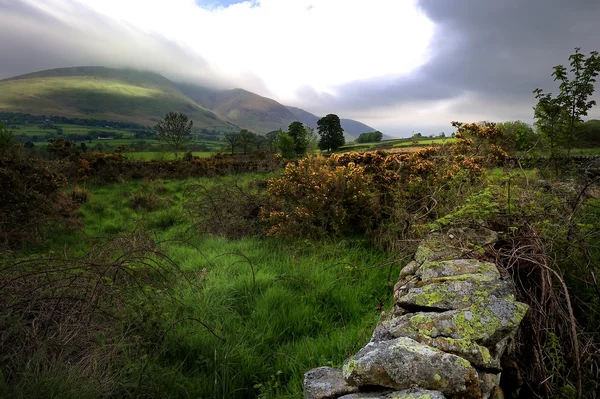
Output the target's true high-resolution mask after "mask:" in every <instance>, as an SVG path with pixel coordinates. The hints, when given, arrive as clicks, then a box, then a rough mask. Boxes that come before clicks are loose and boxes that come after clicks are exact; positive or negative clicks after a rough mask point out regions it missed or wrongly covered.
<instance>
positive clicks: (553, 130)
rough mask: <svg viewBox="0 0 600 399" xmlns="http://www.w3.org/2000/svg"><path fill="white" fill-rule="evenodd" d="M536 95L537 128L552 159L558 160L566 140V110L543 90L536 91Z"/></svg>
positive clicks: (535, 113) (535, 114)
mask: <svg viewBox="0 0 600 399" xmlns="http://www.w3.org/2000/svg"><path fill="white" fill-rule="evenodd" d="M534 93H535V98H537V99H538V103H537V105H536V106H535V108H534V116H533V117H534V118H535V119H536V122H535V126H536V127H537V129H538V132H539V133H540V134H541V136H542V138H543V139H544V141H545V143H546V145H547V146H548V147H549V149H550V155H551V157H552V158H556V155H557V153H558V152H559V151H560V149H561V148H562V145H563V144H564V139H565V137H564V114H565V109H564V108H563V107H562V106H561V104H560V101H559V100H558V99H556V98H552V94H550V93H548V94H543V92H542V90H541V89H536V90H535V91H534Z"/></svg>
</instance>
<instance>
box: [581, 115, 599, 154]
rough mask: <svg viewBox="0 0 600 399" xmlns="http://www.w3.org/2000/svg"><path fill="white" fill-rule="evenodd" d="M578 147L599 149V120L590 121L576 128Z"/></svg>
mask: <svg viewBox="0 0 600 399" xmlns="http://www.w3.org/2000/svg"><path fill="white" fill-rule="evenodd" d="M577 130H578V134H577V135H578V136H579V141H578V143H577V144H578V145H579V146H581V147H583V148H593V147H600V120H598V119H590V120H588V121H586V122H584V123H580V124H578V126H577Z"/></svg>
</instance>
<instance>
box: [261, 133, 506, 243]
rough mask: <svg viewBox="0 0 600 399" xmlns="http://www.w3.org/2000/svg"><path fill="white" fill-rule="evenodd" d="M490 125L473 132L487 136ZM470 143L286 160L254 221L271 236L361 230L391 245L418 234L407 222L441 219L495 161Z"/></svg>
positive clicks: (494, 152)
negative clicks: (264, 226)
mask: <svg viewBox="0 0 600 399" xmlns="http://www.w3.org/2000/svg"><path fill="white" fill-rule="evenodd" d="M491 129H492V128H491V127H490V128H487V129H484V130H483V131H484V132H485V134H484V133H481V134H480V135H482V136H485V137H486V138H487V136H490V137H494V136H493V135H492V134H491V133H490V132H489V131H490V130H491ZM478 134H479V133H478ZM495 134H496V133H495ZM472 144H473V140H471V139H466V138H465V139H459V140H458V143H457V144H456V145H450V146H443V147H435V148H424V149H421V150H419V151H417V152H415V153H411V154H386V153H383V152H367V153H345V154H340V155H338V154H334V155H332V156H330V157H328V158H323V157H308V158H305V159H303V160H300V161H298V162H297V163H290V164H288V165H287V166H286V168H285V171H284V173H283V174H282V175H281V176H280V177H277V178H273V179H271V180H270V181H269V187H268V194H269V196H270V198H271V201H270V202H269V203H268V206H267V207H263V209H262V212H261V218H262V220H263V221H264V222H265V223H266V224H267V225H268V226H269V230H268V232H269V234H270V235H287V236H290V235H291V236H331V235H342V234H345V233H348V232H362V233H367V234H368V235H369V236H370V237H372V238H373V239H374V240H375V241H376V242H377V243H378V244H380V245H382V246H383V247H385V248H387V249H393V248H394V247H395V245H396V244H395V243H396V241H397V240H398V239H399V238H406V237H407V236H408V235H410V234H415V233H417V232H418V229H414V228H413V227H415V226H418V225H423V224H425V223H426V222H427V221H431V220H435V219H436V218H437V217H439V216H443V215H444V214H445V212H446V211H448V210H449V208H448V206H447V205H446V206H444V205H442V204H443V203H444V201H445V200H446V199H449V198H451V199H452V200H453V201H456V200H459V199H460V198H464V197H465V196H466V195H468V194H469V193H471V191H472V190H471V188H470V187H472V186H473V183H475V182H477V181H481V179H482V178H483V176H485V166H486V165H489V164H493V163H498V162H500V159H501V155H502V154H503V153H502V152H501V151H499V150H498V148H499V147H492V148H491V149H490V150H489V151H488V153H487V155H486V156H483V155H474V154H476V153H477V152H479V151H481V148H478V149H477V151H476V152H475V151H473V149H472ZM453 203H455V202H453ZM383 237H385V238H383Z"/></svg>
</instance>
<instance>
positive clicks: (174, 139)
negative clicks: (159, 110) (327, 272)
mask: <svg viewBox="0 0 600 399" xmlns="http://www.w3.org/2000/svg"><path fill="white" fill-rule="evenodd" d="M156 130H157V131H158V134H157V135H156V137H157V138H158V139H159V140H162V141H164V142H166V143H167V144H168V145H169V146H170V147H171V148H172V149H173V152H174V153H175V158H177V157H178V153H179V150H180V149H181V147H182V146H183V145H185V144H186V143H187V142H189V141H190V140H191V136H190V135H191V132H192V121H191V120H190V119H189V118H188V116H187V115H186V114H184V113H177V112H169V113H167V114H166V115H165V117H164V119H163V120H161V121H159V122H158V123H157V124H156Z"/></svg>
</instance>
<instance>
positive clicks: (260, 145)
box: [256, 135, 267, 151]
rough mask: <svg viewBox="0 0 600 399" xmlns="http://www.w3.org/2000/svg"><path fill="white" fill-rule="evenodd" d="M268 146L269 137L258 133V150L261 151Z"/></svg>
mask: <svg viewBox="0 0 600 399" xmlns="http://www.w3.org/2000/svg"><path fill="white" fill-rule="evenodd" d="M265 147H267V139H266V137H265V136H261V135H257V136H256V151H260V150H262V149H263V148H265Z"/></svg>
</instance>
